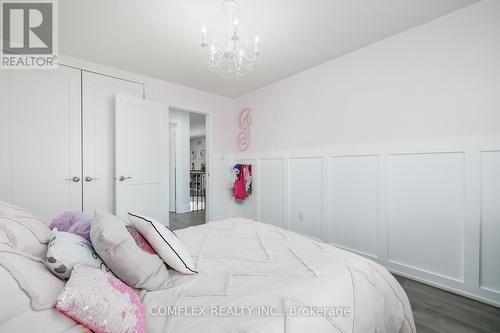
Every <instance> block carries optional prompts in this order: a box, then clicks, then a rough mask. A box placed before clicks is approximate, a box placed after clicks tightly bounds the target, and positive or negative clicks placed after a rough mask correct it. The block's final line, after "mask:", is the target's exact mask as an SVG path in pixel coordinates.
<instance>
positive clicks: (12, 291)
mask: <svg viewBox="0 0 500 333" xmlns="http://www.w3.org/2000/svg"><path fill="white" fill-rule="evenodd" d="M4 251H8V252H4ZM11 251H12V252H11ZM63 288H64V282H63V281H61V280H60V279H58V278H56V277H55V276H54V275H52V274H51V273H50V271H49V270H48V269H47V267H45V265H44V264H43V260H42V259H40V258H35V257H31V256H29V255H26V254H21V253H15V250H12V249H10V250H9V249H7V248H4V249H2V248H1V247H0V295H2V301H1V302H0V332H39V331H43V332H53V333H63V332H64V333H68V332H70V331H71V332H74V333H76V332H78V333H82V332H88V333H90V332H89V331H88V330H87V329H83V327H82V326H79V325H78V324H77V323H76V322H74V321H73V320H72V319H71V318H69V317H67V316H65V315H63V314H62V313H61V312H59V311H57V310H56V309H55V305H56V303H57V297H58V295H59V294H60V293H61V290H62V289H63Z"/></svg>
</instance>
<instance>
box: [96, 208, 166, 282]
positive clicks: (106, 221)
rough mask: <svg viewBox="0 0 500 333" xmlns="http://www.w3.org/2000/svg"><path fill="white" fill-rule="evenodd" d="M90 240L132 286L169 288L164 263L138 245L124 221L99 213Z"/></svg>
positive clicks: (106, 260)
mask: <svg viewBox="0 0 500 333" xmlns="http://www.w3.org/2000/svg"><path fill="white" fill-rule="evenodd" d="M90 239H91V240H92V245H93V246H94V249H95V251H96V252H97V254H99V256H100V257H101V259H102V260H103V261H104V262H105V263H106V265H108V267H109V268H110V269H111V270H112V271H113V273H114V274H116V276H117V277H119V278H120V279H121V280H122V281H123V282H125V283H126V284H128V285H129V286H131V287H133V288H138V289H146V290H158V289H164V288H167V287H168V284H169V275H168V270H167V267H166V266H165V263H164V262H163V261H162V260H161V258H160V257H158V255H157V254H152V253H149V252H146V251H145V250H143V249H141V248H140V247H139V246H138V245H137V243H136V241H135V240H134V238H133V237H132V235H131V234H130V232H129V231H128V230H127V225H126V223H125V222H124V221H123V220H121V219H119V218H118V217H116V216H114V215H111V214H108V213H100V212H98V213H96V215H95V217H94V219H93V220H92V223H91V229H90Z"/></svg>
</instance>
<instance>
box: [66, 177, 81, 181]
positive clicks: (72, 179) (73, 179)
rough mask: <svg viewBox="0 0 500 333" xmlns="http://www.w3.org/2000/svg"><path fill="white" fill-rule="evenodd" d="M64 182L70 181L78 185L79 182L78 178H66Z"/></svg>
mask: <svg viewBox="0 0 500 333" xmlns="http://www.w3.org/2000/svg"><path fill="white" fill-rule="evenodd" d="M65 180H71V181H72V182H75V183H78V182H79V181H80V177H77V176H75V177H73V178H66V179H65Z"/></svg>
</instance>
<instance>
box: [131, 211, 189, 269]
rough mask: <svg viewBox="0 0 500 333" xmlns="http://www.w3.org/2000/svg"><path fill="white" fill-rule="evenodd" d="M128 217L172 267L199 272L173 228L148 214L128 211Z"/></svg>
mask: <svg viewBox="0 0 500 333" xmlns="http://www.w3.org/2000/svg"><path fill="white" fill-rule="evenodd" d="M128 217H129V221H130V223H132V224H133V225H134V227H136V229H137V230H139V232H140V233H141V234H142V235H143V236H144V238H146V239H147V240H148V242H149V243H150V244H151V246H152V247H153V248H154V249H155V251H156V253H158V255H159V256H160V257H161V258H162V259H163V260H164V261H165V262H166V263H167V264H168V265H169V266H170V267H172V268H173V269H175V270H176V271H178V272H181V273H184V274H193V273H198V272H197V271H195V270H194V265H193V259H192V258H191V256H190V255H189V253H188V251H187V250H186V248H185V247H184V245H183V244H182V242H181V240H180V239H179V238H178V237H177V236H176V235H175V233H174V232H173V231H172V230H170V229H169V228H167V227H166V226H165V225H163V224H162V223H160V222H158V221H156V220H155V219H153V218H150V217H147V216H141V215H137V214H132V213H128Z"/></svg>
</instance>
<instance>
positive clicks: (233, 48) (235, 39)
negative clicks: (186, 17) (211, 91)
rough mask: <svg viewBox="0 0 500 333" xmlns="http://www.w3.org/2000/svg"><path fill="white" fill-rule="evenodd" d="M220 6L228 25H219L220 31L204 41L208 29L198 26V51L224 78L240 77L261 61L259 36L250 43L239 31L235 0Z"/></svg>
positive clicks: (213, 69)
mask: <svg viewBox="0 0 500 333" xmlns="http://www.w3.org/2000/svg"><path fill="white" fill-rule="evenodd" d="M222 8H223V9H224V11H225V12H226V15H227V26H226V27H224V28H222V27H219V34H218V35H217V36H214V37H213V38H211V40H210V42H208V41H207V28H206V27H203V28H202V29H201V34H202V43H201V51H202V54H203V55H204V57H205V59H206V61H207V63H208V68H209V70H210V71H212V72H216V73H218V74H220V75H221V76H222V77H225V78H239V77H242V76H245V75H246V74H248V73H249V72H251V71H253V69H254V66H255V64H256V63H260V61H261V59H260V53H259V42H260V39H259V37H258V36H255V38H254V40H253V45H252V43H250V42H249V40H248V39H246V38H245V37H244V35H243V33H242V29H241V26H240V24H239V23H240V22H239V19H238V17H237V14H238V10H239V6H238V2H237V1H236V0H225V1H224V3H223V4H222Z"/></svg>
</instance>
